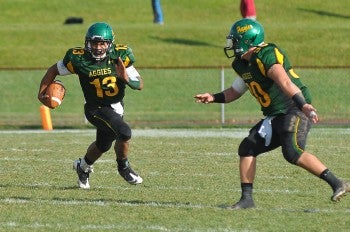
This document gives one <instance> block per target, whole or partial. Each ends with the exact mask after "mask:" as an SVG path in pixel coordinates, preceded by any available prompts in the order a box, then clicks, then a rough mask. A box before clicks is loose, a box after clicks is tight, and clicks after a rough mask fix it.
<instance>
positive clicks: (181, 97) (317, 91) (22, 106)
mask: <svg viewBox="0 0 350 232" xmlns="http://www.w3.org/2000/svg"><path fill="white" fill-rule="evenodd" d="M220 71H221V70H220V69H141V70H140V73H141V75H142V76H143V77H144V80H145V88H144V90H142V91H141V92H139V91H130V89H128V92H127V95H126V98H125V103H126V107H125V112H126V113H125V119H126V120H127V121H128V122H129V123H131V125H132V127H134V128H150V127H151V128H159V127H163V128H164V127H220V126H224V127H226V126H230V125H232V124H234V125H247V124H252V123H255V122H256V121H257V120H258V119H259V118H260V117H262V115H261V112H260V109H259V106H258V104H257V102H256V100H255V99H254V98H253V97H252V96H251V95H250V93H246V94H245V95H244V96H243V97H242V98H241V99H239V100H238V101H237V102H234V103H231V104H227V105H225V123H224V124H223V125H222V124H221V109H220V104H211V105H203V104H196V103H195V102H194V99H193V96H194V95H195V94H197V93H202V92H206V91H209V92H218V91H219V90H220ZM295 71H296V72H297V73H298V74H299V75H300V76H301V77H302V78H303V82H304V83H305V84H306V85H307V86H309V87H310V91H311V93H312V96H313V103H314V105H315V107H316V108H317V110H318V113H319V116H320V118H321V122H320V125H329V124H336V125H341V126H347V127H348V126H349V125H350V105H349V100H348V99H350V92H349V91H348V90H347V88H348V86H350V79H349V78H348V74H349V70H348V69H296V70H295ZM44 72H45V71H44V70H27V71H0V81H1V83H3V85H2V91H1V93H0V96H1V99H0V109H1V111H0V128H2V129H9V128H17V129H19V128H22V129H28V128H31V129H33V128H41V119H40V114H39V106H40V104H39V101H38V100H37V91H38V86H39V82H40V80H41V77H42V75H43V74H44ZM234 78H235V74H234V72H233V70H232V69H225V87H228V86H229V85H230V84H231V83H232V80H233V79H234ZM59 79H60V80H62V81H63V82H64V83H65V85H66V87H67V94H66V97H65V100H64V102H63V104H62V105H61V106H60V107H59V108H57V109H55V110H52V111H51V116H52V121H53V125H54V128H77V127H78V128H82V127H86V126H87V125H86V124H85V122H84V116H83V112H82V111H83V102H84V100H83V96H82V92H81V89H80V86H79V82H78V80H77V78H76V77H75V76H74V75H71V76H66V77H62V78H59Z"/></svg>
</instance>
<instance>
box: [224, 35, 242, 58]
mask: <svg viewBox="0 0 350 232" xmlns="http://www.w3.org/2000/svg"><path fill="white" fill-rule="evenodd" d="M231 50H232V51H233V52H231V54H229V53H230V52H229V51H231ZM224 52H225V55H226V56H227V58H232V57H237V58H240V57H241V56H242V55H243V53H244V51H243V48H242V47H241V46H239V42H238V40H237V39H236V38H234V37H233V35H228V36H227V37H226V46H225V47H224Z"/></svg>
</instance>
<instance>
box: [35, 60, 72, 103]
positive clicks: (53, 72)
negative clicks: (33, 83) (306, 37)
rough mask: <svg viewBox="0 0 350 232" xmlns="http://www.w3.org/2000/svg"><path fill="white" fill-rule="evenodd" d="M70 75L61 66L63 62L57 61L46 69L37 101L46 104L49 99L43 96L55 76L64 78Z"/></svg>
mask: <svg viewBox="0 0 350 232" xmlns="http://www.w3.org/2000/svg"><path fill="white" fill-rule="evenodd" d="M70 74H72V73H71V72H70V71H69V70H68V69H67V68H66V66H65V65H64V64H63V60H60V61H58V62H57V63H56V64H53V65H52V66H51V67H50V68H48V69H47V71H46V73H45V75H44V76H43V78H42V80H41V82H40V87H39V93H38V99H39V101H40V102H41V103H44V102H46V99H47V98H48V97H49V96H47V95H46V94H45V92H46V89H47V87H48V86H49V85H50V84H51V83H52V82H53V81H54V80H55V78H56V76H58V75H60V76H65V75H70Z"/></svg>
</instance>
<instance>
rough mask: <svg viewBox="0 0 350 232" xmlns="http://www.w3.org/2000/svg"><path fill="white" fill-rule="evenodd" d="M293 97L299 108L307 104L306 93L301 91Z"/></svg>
mask: <svg viewBox="0 0 350 232" xmlns="http://www.w3.org/2000/svg"><path fill="white" fill-rule="evenodd" d="M292 99H293V101H294V102H295V104H296V105H297V107H298V108H299V109H302V108H303V106H304V105H305V104H306V101H305V98H304V95H303V94H302V93H301V92H299V93H296V94H294V96H293V97H292Z"/></svg>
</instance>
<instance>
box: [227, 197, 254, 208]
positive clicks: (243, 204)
mask: <svg viewBox="0 0 350 232" xmlns="http://www.w3.org/2000/svg"><path fill="white" fill-rule="evenodd" d="M249 208H255V204H254V201H253V199H252V198H241V199H240V200H239V201H238V202H237V203H236V204H233V205H231V206H229V207H227V209H229V210H240V209H249Z"/></svg>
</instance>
